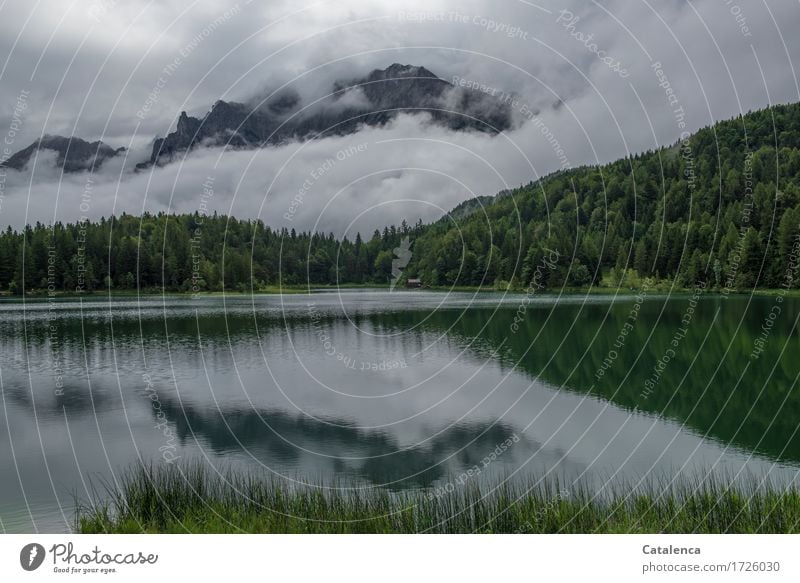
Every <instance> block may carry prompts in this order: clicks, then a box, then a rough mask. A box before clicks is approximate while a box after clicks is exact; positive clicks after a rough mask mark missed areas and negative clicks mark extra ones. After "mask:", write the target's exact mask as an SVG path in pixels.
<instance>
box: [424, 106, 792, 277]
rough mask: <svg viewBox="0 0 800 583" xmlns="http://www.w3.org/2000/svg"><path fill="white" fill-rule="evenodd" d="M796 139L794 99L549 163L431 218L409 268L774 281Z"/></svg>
mask: <svg viewBox="0 0 800 583" xmlns="http://www.w3.org/2000/svg"><path fill="white" fill-rule="evenodd" d="M799 147H800V105H797V104H794V105H788V106H777V107H773V108H770V109H767V110H762V111H758V112H754V113H749V114H747V115H745V116H743V117H741V118H738V119H734V120H730V121H725V122H721V123H718V124H716V125H715V126H713V127H711V128H706V129H703V130H701V131H699V132H698V133H696V134H695V135H693V136H692V137H691V138H690V139H689V140H687V141H685V142H682V143H678V144H676V145H674V146H673V147H671V148H664V149H660V150H657V151H650V152H646V153H643V154H640V155H637V156H634V157H631V158H626V159H622V160H618V161H616V162H613V163H611V164H608V165H604V166H599V167H598V166H594V167H583V168H578V169H575V170H569V171H565V172H559V173H557V174H554V175H551V176H548V177H546V178H544V179H542V180H541V181H539V182H537V183H535V184H534V183H531V184H529V185H528V186H526V187H524V188H522V189H520V190H517V191H515V192H514V193H513V195H512V196H502V197H499V198H498V199H497V200H496V202H495V203H494V204H491V205H487V206H485V207H484V209H479V210H478V211H476V212H473V213H472V214H471V215H470V216H469V217H468V218H466V219H462V220H460V221H458V225H457V226H456V225H455V224H453V222H451V221H447V220H443V221H440V222H439V223H437V224H435V225H432V226H431V227H430V228H428V229H427V230H426V231H425V233H424V235H422V237H420V238H419V239H418V240H417V241H416V242H415V245H414V248H413V249H414V265H415V267H416V272H417V273H418V274H419V275H420V276H421V277H422V279H423V280H424V281H425V282H426V283H428V284H431V285H447V284H452V283H459V284H464V285H478V284H480V283H481V282H483V283H490V284H491V283H493V282H494V281H495V280H505V281H509V280H512V279H515V280H517V281H516V283H518V284H520V285H521V286H523V287H524V286H527V285H529V284H530V282H531V279H532V277H533V274H534V273H535V272H536V269H537V267H538V268H539V274H540V275H541V277H540V279H541V281H543V282H544V283H546V285H547V286H550V287H554V286H561V285H562V284H563V283H564V282H565V281H566V283H567V285H573V286H584V285H588V284H590V283H592V282H595V283H601V282H604V283H606V284H608V285H615V284H616V283H617V282H619V281H620V279H621V278H622V276H623V275H626V276H627V281H625V282H623V283H630V284H633V285H636V284H637V280H639V279H640V278H642V277H645V276H651V277H653V278H657V279H659V280H665V279H675V278H677V279H678V281H677V284H678V286H680V287H690V286H692V285H693V284H695V283H698V282H701V281H703V282H706V283H707V284H708V285H709V286H717V287H728V288H734V287H735V288H750V287H753V286H754V285H756V284H757V285H758V286H760V287H780V286H781V285H783V282H784V279H785V277H786V274H787V270H788V272H792V271H793V268H792V263H793V262H792V259H793V257H795V258H796V255H797V253H796V252H795V253H794V254H793V252H792V250H793V249H794V248H795V246H796V242H797V241H796V237H797V236H798V233H800V189H799V188H798V186H800V150H798V148H799ZM462 240H463V241H464V242H465V245H462ZM464 247H466V248H464ZM553 252H555V253H553ZM556 257H557V258H558V261H554V259H555V258H556ZM762 264H763V265H762ZM626 269H627V272H626V271H625V270H626ZM604 276H605V279H603V278H604Z"/></svg>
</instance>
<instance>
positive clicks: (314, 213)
mask: <svg viewBox="0 0 800 583" xmlns="http://www.w3.org/2000/svg"><path fill="white" fill-rule="evenodd" d="M0 14H2V16H3V17H2V18H0V31H1V32H2V35H0V43H2V44H3V45H4V47H3V51H2V54H5V55H6V59H5V61H4V63H3V65H2V68H1V69H0V78H2V83H0V139H4V142H5V144H4V146H5V147H6V148H8V149H9V150H10V151H12V152H13V151H16V150H19V149H22V148H23V147H25V146H27V145H28V144H29V143H31V142H33V141H34V140H35V139H37V138H38V137H39V136H41V135H43V134H61V135H76V136H79V137H81V138H84V139H87V140H92V141H93V140H97V139H101V140H103V141H104V142H106V143H108V144H110V145H111V146H113V147H120V146H125V147H130V148H131V149H130V151H129V152H128V153H127V156H126V157H125V158H118V159H114V160H111V161H109V162H107V163H106V164H104V165H103V167H102V168H101V170H100V171H99V172H97V173H95V174H94V175H92V176H90V175H88V174H86V173H82V174H69V175H62V174H61V172H60V171H59V170H58V169H57V168H55V160H54V157H53V156H51V155H49V154H48V153H46V152H42V153H40V156H39V157H38V159H37V161H36V166H35V170H33V171H31V170H30V169H29V170H28V171H25V172H22V173H17V172H14V171H8V172H7V173H6V174H5V176H4V177H3V178H2V190H0V224H2V225H7V224H10V225H13V226H15V227H19V226H21V225H22V224H24V223H25V222H35V221H37V220H39V221H43V222H50V221H53V220H62V221H67V220H76V219H79V218H81V217H82V216H85V215H88V216H89V217H91V218H96V217H99V216H108V215H109V214H111V213H120V212H123V211H124V212H128V213H140V212H142V211H143V210H145V211H150V212H159V211H174V212H192V211H195V210H206V208H207V209H208V210H211V211H213V210H216V211H218V212H221V213H232V214H234V215H236V216H240V217H260V218H261V219H263V220H264V221H266V222H267V223H268V224H271V225H274V226H276V227H282V226H286V227H290V228H291V227H294V228H297V229H308V228H312V227H314V228H318V229H320V230H324V231H333V232H336V233H343V232H345V231H352V230H361V231H362V232H364V231H368V230H371V229H374V228H380V227H382V226H383V225H384V224H387V223H397V222H399V221H400V220H402V219H406V220H408V221H409V222H414V221H416V220H417V219H418V218H423V219H424V220H433V219H435V218H438V217H439V216H441V214H442V213H443V212H445V211H446V210H448V209H450V208H452V207H453V206H455V205H456V204H458V203H459V202H461V201H463V200H465V199H467V198H470V197H472V196H475V195H485V194H494V193H495V192H497V191H499V190H501V189H504V188H508V187H514V186H519V185H520V184H523V183H527V182H529V181H531V180H535V179H536V178H537V177H539V176H541V175H544V174H547V173H548V172H551V171H554V170H557V169H559V168H563V167H569V166H577V165H581V164H594V163H597V162H604V161H609V160H613V159H615V158H618V157H621V156H625V155H627V154H628V153H631V152H638V151H641V150H645V149H651V148H654V147H656V146H659V145H666V144H670V143H672V142H674V141H676V140H677V139H678V138H679V137H680V135H681V132H682V131H686V130H687V129H688V130H689V131H693V130H696V129H698V128H700V127H703V126H706V125H709V124H711V123H713V122H714V121H716V120H719V119H724V118H729V117H732V116H735V115H737V114H739V113H741V112H746V111H748V110H751V109H756V108H761V107H765V106H767V105H769V104H771V103H780V102H792V101H797V100H799V99H800V91H798V82H797V79H796V77H795V76H794V67H793V66H794V62H795V60H796V57H797V56H798V54H800V44H798V43H800V41H798V39H797V38H796V35H793V34H792V31H794V30H795V28H796V26H797V24H800V8H798V5H797V4H796V3H793V2H789V1H788V0H786V1H779V2H770V3H769V4H767V3H760V4H755V3H744V2H740V3H738V5H737V3H736V2H728V1H726V0H718V1H714V0H702V1H698V2H691V3H689V2H682V1H681V2H678V1H674V2H661V3H657V4H656V3H653V2H644V1H642V2H638V1H635V2H608V3H604V4H603V5H600V4H596V3H591V4H589V3H583V2H565V3H560V4H556V3H551V2H548V3H540V4H535V3H530V2H517V1H512V0H508V1H506V2H502V3H491V2H488V1H485V0H483V1H470V2H457V3H456V2H445V1H441V0H438V1H437V0H433V1H427V2H413V1H412V2H404V3H403V4H402V6H399V5H398V4H397V3H390V2H371V3H363V2H356V1H343V2H342V1H340V2H336V3H328V2H321V3H313V4H297V3H292V2H288V1H286V2H271V3H269V6H266V7H265V6H262V5H261V3H256V2H252V3H247V2H238V3H236V2H231V3H227V4H226V3H221V2H216V1H215V2H210V1H205V2H196V3H191V2H161V3H158V4H156V3H149V2H144V1H141V2H140V1H131V2H124V3H123V2H116V1H115V0H97V1H96V2H89V3H81V4H78V3H75V4H67V3H62V2H57V1H55V0H48V1H43V2H41V3H39V4H35V5H28V4H24V3H6V4H5V5H4V6H3V8H2V10H0ZM394 62H400V63H409V64H416V65H423V66H425V67H426V68H427V69H430V70H431V71H433V72H434V73H436V74H437V75H438V76H440V77H442V78H444V79H446V80H448V81H451V82H456V83H458V82H460V81H461V82H463V84H464V85H465V86H468V87H470V90H472V91H484V92H493V93H494V94H495V95H502V96H504V98H505V97H507V98H508V99H509V100H510V101H509V102H510V103H511V104H512V109H513V112H514V116H515V119H517V120H518V121H519V123H518V124H516V125H515V127H514V128H513V129H512V130H510V131H507V132H505V133H504V134H503V135H500V136H494V137H492V136H488V135H481V134H476V133H457V132H452V131H446V130H444V129H442V128H439V127H436V126H432V125H430V124H426V123H423V122H424V120H423V119H422V117H423V116H401V117H399V118H398V119H396V120H395V121H394V122H393V123H392V124H390V125H389V126H388V127H385V128H381V129H377V128H370V129H365V130H363V131H362V132H359V133H358V134H355V135H351V136H346V137H330V138H325V139H321V140H315V141H311V142H307V143H292V144H288V145H285V146H282V147H272V148H266V149H263V150H258V151H222V150H221V149H219V148H216V149H214V148H207V149H202V148H201V149H198V150H196V151H193V152H191V153H190V154H188V155H187V156H186V157H185V159H183V160H182V161H178V162H175V163H173V164H170V165H167V166H165V167H163V168H154V169H151V170H148V171H145V172H139V173H135V172H134V171H133V167H134V165H135V164H136V163H137V162H141V161H142V160H144V159H146V158H147V157H148V154H149V149H150V144H151V143H152V139H153V138H154V137H156V136H164V135H166V134H167V133H168V132H169V131H172V130H174V127H175V122H176V120H177V117H178V114H179V113H180V112H181V111H182V110H187V111H188V112H189V113H190V115H195V116H202V115H203V114H204V113H205V112H206V111H207V110H208V108H209V107H210V106H211V105H212V104H213V103H214V102H215V101H216V100H217V99H224V100H235V101H249V102H253V101H254V100H256V101H257V100H259V99H262V98H263V97H265V96H267V95H270V94H271V93H272V92H274V91H276V90H279V89H280V90H281V91H284V92H289V93H291V94H297V95H299V96H300V97H301V98H302V99H304V100H307V99H309V98H312V97H313V96H320V95H324V93H325V92H327V91H330V88H331V87H332V85H333V83H334V82H335V81H336V80H339V79H352V78H358V77H363V76H364V75H366V74H367V73H368V72H369V71H370V70H372V69H375V68H385V67H386V66H388V65H389V64H391V63H394ZM622 70H624V72H625V73H626V75H622V74H621V71H622ZM665 80H666V83H665ZM667 88H669V91H667ZM20 95H25V96H26V108H25V110H24V112H22V115H19V113H20V112H19V111H18V109H19V108H18V107H17V105H18V103H19V98H20ZM359 98H361V96H360V95H359V94H358V93H357V92H354V93H353V95H351V96H348V99H352V100H354V101H357V100H358V99H359ZM15 108H16V112H15ZM679 108H680V111H681V113H680V114H676V110H678V109H679ZM137 112H138V113H141V115H137ZM12 129H13V131H12ZM9 142H10V143H9ZM315 175H316V176H317V177H316V178H315ZM209 178H212V179H213V180H212V181H213V197H211V198H210V200H201V199H202V196H201V195H202V192H203V183H204V182H205V181H207V180H208V179H209ZM201 205H202V206H203V208H202V209H201V208H200V207H201ZM290 211H291V212H290ZM287 217H289V218H287Z"/></svg>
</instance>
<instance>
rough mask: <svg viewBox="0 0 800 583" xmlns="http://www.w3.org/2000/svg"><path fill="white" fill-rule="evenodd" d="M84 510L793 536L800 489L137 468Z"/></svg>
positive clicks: (154, 525) (86, 521)
mask: <svg viewBox="0 0 800 583" xmlns="http://www.w3.org/2000/svg"><path fill="white" fill-rule="evenodd" d="M117 483H118V486H109V485H107V486H106V489H107V496H105V497H104V500H105V501H104V502H102V503H99V504H92V505H86V504H81V505H78V509H77V513H76V522H77V525H76V528H77V530H78V532H81V533H187V532H188V533H242V532H245V533H661V532H663V533H794V532H798V531H800V526H798V525H800V492H798V490H796V489H789V490H778V489H775V488H774V487H755V485H753V486H752V487H742V486H739V487H738V488H733V487H729V486H726V485H725V484H722V483H721V482H719V481H713V480H711V481H708V480H707V481H704V482H702V483H699V482H698V483H689V482H687V483H683V484H679V485H674V484H673V485H671V486H670V487H669V488H667V489H664V488H662V487H661V486H662V485H659V484H650V485H649V486H647V487H643V488H641V487H640V488H637V489H624V488H618V489H616V490H615V491H613V492H611V493H609V494H607V495H605V496H604V497H603V498H598V497H596V496H594V495H593V494H592V493H591V492H590V491H589V490H588V489H587V488H577V489H576V488H574V487H572V486H571V485H570V486H569V487H565V486H564V485H563V484H560V483H559V482H558V481H557V480H550V481H547V482H545V483H539V484H537V485H534V486H531V487H526V486H524V485H519V484H517V485H507V484H499V485H497V486H496V487H493V488H492V487H478V486H469V485H467V486H464V487H459V488H457V489H454V490H453V491H452V492H450V493H445V494H442V495H440V496H436V495H433V494H431V492H430V491H425V490H413V491H405V492H399V493H394V492H389V491H386V490H384V489H379V488H369V487H363V488H352V487H349V488H344V487H341V488H332V487H313V488H312V487H307V486H306V487H292V486H287V482H285V481H277V480H274V479H264V478H259V477H255V476H254V475H251V474H237V473H235V472H230V471H229V472H226V473H225V474H223V475H220V474H217V473H212V472H211V471H210V470H208V469H205V468H204V466H201V465H183V466H180V465H163V466H158V467H137V468H135V469H132V470H130V471H128V472H127V473H126V474H124V475H123V476H122V477H121V478H120V479H119V480H118V482H117Z"/></svg>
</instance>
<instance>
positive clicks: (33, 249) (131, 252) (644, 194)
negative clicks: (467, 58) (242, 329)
mask: <svg viewBox="0 0 800 583" xmlns="http://www.w3.org/2000/svg"><path fill="white" fill-rule="evenodd" d="M799 148H800V105H798V104H794V105H787V106H776V107H773V108H770V109H766V110H762V111H758V112H754V113H749V114H747V115H745V116H743V117H740V118H738V119H734V120H730V121H725V122H721V123H718V124H716V125H715V126H713V127H711V128H706V129H703V130H701V131H699V132H698V133H697V134H695V135H693V136H692V137H691V138H690V139H688V140H686V141H684V142H681V143H678V144H675V145H674V146H672V147H670V148H663V149H660V150H657V151H650V152H646V153H643V154H640V155H637V156H634V157H630V158H625V159H622V160H618V161H616V162H613V163H611V164H607V165H604V166H591V167H582V168H577V169H574V170H568V171H562V172H558V173H556V174H553V175H550V176H548V177H545V178H543V179H542V180H540V181H538V182H536V183H530V184H528V185H527V186H525V187H523V188H521V189H518V190H515V191H511V192H504V193H501V194H500V195H498V196H497V197H494V198H490V197H481V198H480V199H479V200H477V201H473V202H471V203H467V204H463V205H460V206H459V207H458V211H457V212H454V213H453V214H452V215H451V216H448V217H444V218H443V219H442V220H440V221H438V222H436V223H434V224H431V225H422V224H420V223H418V224H417V225H416V226H414V227H409V226H408V225H407V224H406V223H405V222H404V223H403V224H402V225H401V226H399V227H394V226H393V227H387V228H386V229H384V230H383V232H378V231H376V232H375V233H373V235H372V236H371V237H370V238H369V239H368V240H362V238H361V236H358V237H356V238H355V240H349V239H344V240H342V241H339V240H337V239H336V238H334V237H333V236H332V235H325V234H319V233H317V234H310V233H295V232H294V231H287V230H281V231H276V230H273V229H270V228H269V227H267V226H265V225H264V223H263V222H261V221H254V220H237V219H234V218H228V217H223V216H216V215H215V216H202V215H199V214H194V215H180V216H173V215H145V216H144V217H133V216H129V215H128V216H126V215H123V216H121V217H116V218H111V219H106V220H101V221H99V222H95V223H80V224H71V225H63V224H61V223H57V224H56V225H54V226H50V225H41V224H37V225H36V226H33V227H27V228H26V229H25V230H24V231H22V232H18V231H14V230H13V229H11V228H8V229H7V230H6V231H5V232H4V233H2V234H1V235H0V290H2V291H9V292H11V293H21V291H22V290H23V289H26V290H32V289H38V290H43V289H47V288H50V289H51V290H57V291H75V290H76V289H77V290H85V291H92V290H97V289H102V288H107V287H109V286H110V287H111V288H112V289H133V288H136V287H137V285H138V286H140V287H142V288H161V287H163V288H165V289H168V290H185V291H189V290H194V291H197V290H209V291H213V290H220V289H223V288H224V289H227V290H249V289H251V285H252V288H254V289H259V288H263V287H264V286H267V285H275V284H279V283H280V284H283V285H291V284H304V283H309V284H312V285H319V284H336V283H340V284H346V283H356V284H362V283H375V284H386V283H388V282H389V281H390V279H391V278H392V262H393V259H397V258H396V257H395V252H394V250H395V249H396V248H398V247H399V246H400V245H401V241H402V240H403V239H404V238H405V237H409V238H410V241H411V252H412V258H411V261H410V263H409V264H408V265H407V266H405V267H403V266H401V267H403V274H402V277H420V278H421V279H422V281H423V283H424V284H425V285H429V286H446V285H453V284H456V285H488V286H494V285H497V284H501V285H505V284H506V283H510V284H511V285H513V286H514V287H519V288H525V287H527V286H529V285H531V283H532V282H534V283H535V285H536V286H537V287H550V288H554V287H560V286H562V285H568V286H588V285H590V284H598V285H607V286H616V285H619V284H622V285H625V286H627V287H637V286H639V285H641V280H642V278H644V277H651V278H654V279H656V280H659V281H673V280H674V281H675V282H676V284H677V286H678V287H692V286H693V285H695V284H697V283H701V282H703V283H705V284H707V286H708V287H715V288H717V289H723V288H726V289H728V290H734V289H738V290H745V289H747V288H752V287H754V286H758V287H772V288H776V287H782V286H787V282H788V287H797V281H796V279H797V278H796V277H795V275H796V273H795V271H796V265H795V264H796V263H797V255H798V250H799V249H800V239H798V237H799V236H800V188H798V186H799V185H800V150H799Z"/></svg>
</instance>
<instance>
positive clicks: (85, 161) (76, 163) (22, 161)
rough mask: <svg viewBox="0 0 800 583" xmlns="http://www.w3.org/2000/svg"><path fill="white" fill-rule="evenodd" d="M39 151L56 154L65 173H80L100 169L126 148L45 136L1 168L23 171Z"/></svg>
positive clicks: (14, 155)
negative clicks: (51, 151)
mask: <svg viewBox="0 0 800 583" xmlns="http://www.w3.org/2000/svg"><path fill="white" fill-rule="evenodd" d="M39 150H53V151H54V152H56V154H57V158H56V165H57V166H58V167H59V168H62V169H63V170H64V172H79V171H81V170H91V169H97V168H99V167H100V165H101V164H103V162H105V161H106V160H108V159H109V158H113V157H114V156H116V155H117V154H120V153H122V152H124V151H125V148H117V149H116V150H115V149H114V148H112V147H111V146H109V145H108V144H105V143H103V142H100V141H97V142H87V141H86V140H82V139H80V138H76V137H71V138H66V137H64V136H44V137H43V138H41V139H38V140H36V141H35V142H33V143H32V144H31V145H30V146H28V147H27V148H25V149H23V150H20V151H19V152H16V153H15V154H13V155H12V156H11V157H10V158H9V159H8V160H6V161H5V162H4V163H2V164H0V166H4V167H7V168H13V169H14V170H22V169H23V168H24V167H25V166H26V165H27V164H28V162H29V161H30V160H31V158H32V157H33V156H34V155H35V154H36V152H38V151H39Z"/></svg>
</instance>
